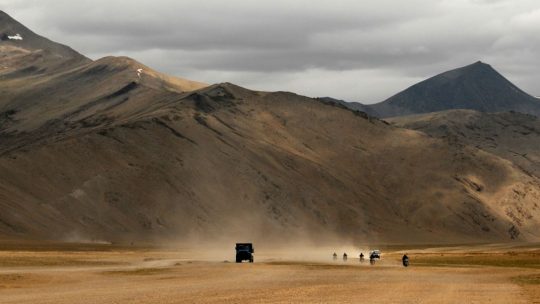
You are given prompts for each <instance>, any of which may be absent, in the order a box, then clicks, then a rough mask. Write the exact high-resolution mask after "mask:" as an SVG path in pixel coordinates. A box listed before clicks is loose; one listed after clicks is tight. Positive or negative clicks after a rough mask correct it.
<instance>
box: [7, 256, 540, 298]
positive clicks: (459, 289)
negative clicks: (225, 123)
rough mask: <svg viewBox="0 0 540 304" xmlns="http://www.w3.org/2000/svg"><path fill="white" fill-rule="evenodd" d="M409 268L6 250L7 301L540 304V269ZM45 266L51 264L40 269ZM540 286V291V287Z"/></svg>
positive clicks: (392, 261) (390, 263)
mask: <svg viewBox="0 0 540 304" xmlns="http://www.w3.org/2000/svg"><path fill="white" fill-rule="evenodd" d="M412 260H413V265H412V266H411V267H409V268H403V267H401V266H399V264H398V263H397V262H396V261H395V259H389V260H386V261H384V262H381V263H378V264H377V265H375V266H369V265H368V264H369V263H366V264H362V265H361V264H360V263H359V262H358V260H354V259H350V260H349V262H348V263H343V262H338V263H332V262H325V263H322V262H304V261H294V262H288V261H286V260H279V261H272V260H266V261H257V262H256V263H254V264H249V263H244V264H236V263H228V262H224V261H190V260H187V259H186V256H183V254H178V253H174V252H157V251H156V252H149V251H141V252H136V251H130V252H121V251H119V252H116V251H108V252H69V253H65V252H8V251H4V252H0V303H2V304H4V303H5V304H8V303H17V304H22V303H32V304H34V303H55V304H57V303H534V302H535V301H537V300H538V299H534V298H533V296H534V294H533V295H531V293H530V292H528V291H527V289H526V288H523V287H522V286H521V285H519V284H517V283H516V282H515V281H514V280H513V279H512V278H514V277H516V276H519V275H529V274H538V273H539V272H540V271H539V270H538V269H534V268H533V269H529V268H526V269H518V268H513V267H511V268H508V267H489V266H486V267H478V266H471V267H455V266H454V267H440V266H438V267H430V266H421V267H420V266H415V265H414V257H413V259H412ZM40 263H41V264H40ZM536 286H538V285H536ZM538 303H540V301H539V302H538Z"/></svg>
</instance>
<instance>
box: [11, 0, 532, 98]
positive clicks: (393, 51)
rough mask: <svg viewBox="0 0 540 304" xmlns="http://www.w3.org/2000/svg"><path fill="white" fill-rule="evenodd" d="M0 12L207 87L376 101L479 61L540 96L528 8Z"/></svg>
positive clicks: (324, 6) (489, 0)
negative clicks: (228, 84) (227, 84)
mask: <svg viewBox="0 0 540 304" xmlns="http://www.w3.org/2000/svg"><path fill="white" fill-rule="evenodd" d="M0 9H3V10H6V11H7V12H8V13H9V14H12V15H13V16H14V17H15V18H17V19H19V20H20V21H21V22H23V23H24V24H26V25H27V26H29V27H30V28H32V29H34V30H35V31H36V32H38V33H40V34H42V35H44V36H47V37H49V38H51V39H53V40H56V41H59V42H62V43H65V44H68V45H70V46H72V47H74V48H75V49H77V50H79V51H81V52H82V53H85V54H87V55H89V56H91V57H93V58H97V57H99V56H103V55H109V54H112V55H120V54H121V55H127V56H131V57H134V58H136V59H137V60H140V61H142V62H143V63H145V64H147V65H150V66H152V67H154V68H156V69H158V70H161V71H164V72H167V73H171V74H175V75H178V76H182V77H186V78H195V79H197V80H202V81H208V82H213V81H233V82H237V83H238V84H240V85H246V86H251V87H253V88H257V89H265V88H268V89H282V90H290V91H297V92H300V93H303V94H306V95H311V96H316V95H329V96H334V97H337V98H344V99H349V100H359V101H379V100H382V99H384V98H386V97H388V96H390V95H392V94H394V93H396V92H397V91H398V90H401V89H404V88H405V87H406V86H408V85H410V84H412V83H411V81H416V80H420V79H422V78H425V77H429V76H431V75H433V74H436V73H439V72H442V71H444V70H445V69H450V68H454V67H458V66H460V65H465V64H469V63H472V62H474V61H476V60H483V61H486V62H488V63H491V64H492V65H494V66H495V67H496V68H497V69H499V70H500V71H501V72H503V73H505V75H506V76H508V77H509V78H510V80H512V81H515V82H516V84H518V85H520V86H522V87H523V89H525V90H526V91H529V92H530V93H531V94H536V95H539V94H540V91H535V90H538V89H537V85H536V83H538V81H539V80H540V72H539V69H538V63H537V59H536V58H535V57H536V55H535V54H537V53H538V52H539V51H540V40H539V39H540V38H539V37H540V23H539V20H540V4H539V3H538V2H537V1H536V0H521V1H508V0H460V1H448V0H437V1H434V0H410V1H399V2H398V1H391V0H378V1H374V0H369V1H353V0H336V1H332V2H329V1H313V0H312V1H308V0H297V1H286V0H275V1H266V2H262V1H248V0H244V1H242V0H230V1H221V0H206V1H194V0H189V1H188V0H184V1H172V0H156V1H127V0H109V1H104V0H95V1H88V2H87V1H67V0H57V1H52V0H49V1H47V0H42V1H35V0H0ZM370 73H371V74H370ZM344 75H347V76H348V77H357V78H356V79H352V80H348V79H345V78H344ZM197 77H204V78H197ZM221 77H224V78H221ZM308 78H309V79H308ZM332 79H339V81H332ZM374 80H377V81H378V83H374ZM323 82H324V85H323V84H322V83H323ZM342 83H347V85H346V86H343V85H341V84H342ZM353 83H357V85H353ZM363 83H365V84H369V85H362V84H363ZM278 84H279V85H281V86H282V87H280V88H277V87H276V85H278ZM329 84H331V85H329ZM359 88H361V89H359ZM321 89H325V90H327V91H325V92H321Z"/></svg>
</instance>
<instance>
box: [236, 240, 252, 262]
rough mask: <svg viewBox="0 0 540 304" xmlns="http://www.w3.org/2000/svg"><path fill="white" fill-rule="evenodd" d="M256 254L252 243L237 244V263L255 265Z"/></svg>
mask: <svg viewBox="0 0 540 304" xmlns="http://www.w3.org/2000/svg"><path fill="white" fill-rule="evenodd" d="M254 252H255V250H253V244H252V243H236V263H242V261H249V262H250V263H253V253H254Z"/></svg>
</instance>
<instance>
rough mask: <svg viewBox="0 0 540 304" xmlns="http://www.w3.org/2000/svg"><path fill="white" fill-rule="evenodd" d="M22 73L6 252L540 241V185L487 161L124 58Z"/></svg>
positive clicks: (3, 180) (4, 185)
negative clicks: (83, 246) (24, 241)
mask: <svg viewBox="0 0 540 304" xmlns="http://www.w3.org/2000/svg"><path fill="white" fill-rule="evenodd" d="M10 35H11V33H10ZM17 41H19V40H16V41H9V42H8V43H9V46H11V45H14V44H15V46H16V47H19V48H21V49H25V48H24V47H23V46H22V45H21V46H17V45H16V43H17ZM3 43H4V41H2V42H0V47H3V46H4V44H3ZM44 51H46V52H51V53H54V50H53V49H47V50H44ZM3 55H4V53H2V56H3ZM7 56H11V55H7ZM27 68H28V67H27V66H26V64H23V65H20V66H19V65H16V64H13V65H12V66H11V68H10V71H8V72H2V73H0V91H1V92H2V94H1V95H0V113H1V114H0V138H1V140H0V210H2V212H1V213H0V237H1V238H39V239H55V240H105V241H117V242H132V241H136V242H138V241H142V240H144V241H155V242H158V241H163V240H187V239H201V238H204V239H206V240H217V239H228V240H238V239H246V240H253V241H272V240H280V241H299V240H302V241H309V240H312V241H317V242H326V241H334V242H335V241H337V240H339V241H354V242H361V241H368V240H369V241H379V242H400V243H406V242H429V243H434V242H436V243H449V242H453V243H456V242H478V241H509V240H513V239H514V240H526V241H538V240H540V232H539V231H540V229H539V228H540V209H539V207H538V205H537V202H538V199H539V198H540V180H538V178H537V177H536V176H534V175H530V174H527V172H525V171H524V170H522V169H521V168H520V167H518V166H516V165H514V164H513V163H512V162H510V161H508V160H507V159H504V158H502V157H500V156H497V155H495V154H493V153H489V152H486V151H485V150H482V149H478V148H475V147H473V146H470V145H464V144H455V143H452V142H449V141H447V140H444V139H439V138H433V137H431V136H428V135H426V134H425V133H423V132H419V131H413V130H408V129H403V128H398V127H395V126H392V125H389V124H387V123H386V122H384V121H380V120H378V119H375V118H372V117H370V116H368V115H365V114H364V113H362V112H357V111H351V110H349V109H346V108H344V107H343V106H340V105H336V104H334V103H329V102H326V101H321V100H315V99H310V98H307V97H303V96H299V95H296V94H293V93H286V92H273V93H269V92H256V91H251V90H247V89H244V88H241V87H238V86H235V85H233V84H228V83H222V84H215V85H211V86H206V85H204V84H201V83H197V82H192V81H188V80H182V79H176V78H172V77H169V76H166V75H163V74H160V73H158V72H155V71H152V70H151V69H150V68H148V67H145V66H142V65H141V64H140V63H137V62H136V61H134V60H132V59H129V58H113V57H108V58H103V59H100V60H97V61H89V60H87V59H81V60H80V61H77V62H75V63H73V64H67V65H61V66H56V65H55V68H54V69H46V70H42V69H37V70H36V69H30V70H28V71H27V72H24V73H19V71H20V70H24V69H27Z"/></svg>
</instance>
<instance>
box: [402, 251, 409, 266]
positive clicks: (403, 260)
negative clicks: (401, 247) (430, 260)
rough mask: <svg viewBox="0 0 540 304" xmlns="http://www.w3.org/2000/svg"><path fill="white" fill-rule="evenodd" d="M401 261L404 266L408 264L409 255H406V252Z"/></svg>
mask: <svg viewBox="0 0 540 304" xmlns="http://www.w3.org/2000/svg"><path fill="white" fill-rule="evenodd" d="M401 262H402V263H403V266H405V267H407V266H409V257H408V256H407V254H406V253H405V254H404V255H403V257H402V258H401Z"/></svg>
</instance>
